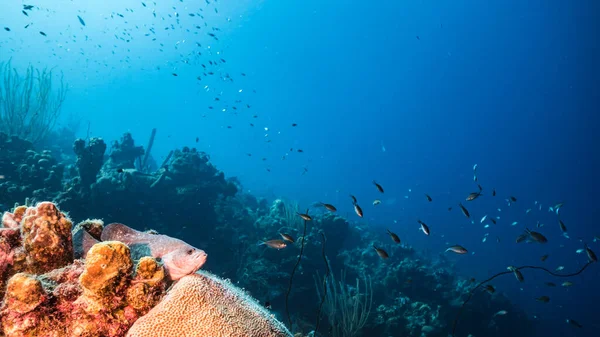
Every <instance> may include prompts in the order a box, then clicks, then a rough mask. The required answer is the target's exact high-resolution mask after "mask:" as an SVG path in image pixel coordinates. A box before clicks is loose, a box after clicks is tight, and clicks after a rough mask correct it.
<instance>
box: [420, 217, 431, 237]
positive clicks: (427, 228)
mask: <svg viewBox="0 0 600 337" xmlns="http://www.w3.org/2000/svg"><path fill="white" fill-rule="evenodd" d="M418 221H419V223H420V224H421V230H422V231H423V233H425V235H429V234H431V232H430V231H429V226H427V225H426V224H425V223H424V222H423V221H421V220H418Z"/></svg>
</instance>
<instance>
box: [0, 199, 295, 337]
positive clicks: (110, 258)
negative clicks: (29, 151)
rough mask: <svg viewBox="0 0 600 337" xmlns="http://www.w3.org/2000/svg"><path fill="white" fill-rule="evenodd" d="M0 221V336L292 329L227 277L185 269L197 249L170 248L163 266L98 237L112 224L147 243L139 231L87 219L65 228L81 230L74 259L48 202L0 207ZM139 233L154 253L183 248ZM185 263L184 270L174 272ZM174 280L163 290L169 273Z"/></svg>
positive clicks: (156, 336)
mask: <svg viewBox="0 0 600 337" xmlns="http://www.w3.org/2000/svg"><path fill="white" fill-rule="evenodd" d="M2 223H3V226H4V227H3V228H0V283H1V285H2V295H3V301H2V305H1V306H0V324H1V329H0V336H6V337H9V336H10V337H30V336H31V337H33V336H40V337H41V336H43V337H63V336H73V337H75V336H78V337H124V336H126V335H127V336H152V337H161V336H174V335H179V336H190V337H191V336H194V337H196V336H197V337H200V336H213V337H219V336H231V337H235V336H240V337H241V336H248V337H251V336H256V337H259V336H260V337H262V336H265V337H288V336H291V334H290V333H289V332H288V330H287V329H286V328H285V327H284V326H283V325H282V324H281V323H279V322H278V321H277V320H276V319H274V318H273V316H272V315H271V314H270V313H269V312H268V311H266V310H265V309H264V308H262V307H261V306H260V305H259V304H258V303H257V302H256V301H255V300H253V299H252V298H250V297H249V296H248V295H246V294H245V293H244V292H243V291H242V290H240V289H239V288H237V287H235V286H233V285H232V284H231V283H229V282H228V281H223V280H222V279H220V278H218V277H216V276H214V275H211V274H209V273H207V272H202V273H201V274H193V273H194V272H195V271H196V269H197V268H199V267H200V266H201V265H202V264H203V263H204V260H205V259H206V254H205V253H204V252H203V251H201V250H197V249H195V248H194V249H195V250H194V251H192V254H187V253H186V256H187V255H189V256H194V257H193V258H192V259H191V260H190V259H184V258H181V257H180V256H179V255H176V256H174V257H172V259H171V260H169V259H167V260H169V261H167V262H165V265H163V263H162V262H159V261H158V260H157V259H155V258H154V257H152V256H141V257H137V256H136V257H135V260H134V257H132V253H133V250H132V249H130V247H129V246H127V245H126V244H125V243H123V242H120V241H102V242H100V241H98V240H97V238H99V237H102V236H103V235H102V232H103V231H104V230H106V229H111V228H112V229H119V231H125V233H128V234H135V237H136V238H138V239H141V240H142V241H147V239H148V237H146V236H144V235H141V234H140V235H138V234H139V233H142V232H137V231H134V230H132V229H130V228H128V227H126V226H124V225H121V224H114V225H115V226H113V225H109V226H107V227H104V226H103V223H102V221H100V220H86V221H84V222H82V223H80V224H78V225H77V226H75V230H74V233H75V232H77V231H84V232H85V235H86V236H82V237H80V238H86V240H88V241H86V242H87V243H85V244H80V245H79V250H80V251H79V252H78V253H76V254H75V255H79V256H85V259H74V257H73V256H74V248H73V241H74V240H73V238H72V233H71V227H72V222H71V220H70V219H69V218H68V217H67V216H66V215H65V214H64V213H62V212H60V210H59V209H58V208H57V207H56V205H54V204H53V203H50V202H42V203H39V204H37V205H36V206H35V207H23V206H21V207H17V208H15V210H14V211H13V212H12V213H9V212H6V213H5V214H4V216H3V217H2ZM111 226H113V227H111ZM88 231H89V232H88ZM112 233H113V234H114V232H112ZM143 234H145V235H149V236H150V238H152V237H154V238H156V239H157V242H159V243H160V242H163V243H164V247H160V246H156V245H152V247H151V249H150V250H149V253H153V252H154V253H156V252H157V251H160V252H161V253H160V254H159V255H162V256H163V257H164V256H166V255H168V252H172V251H177V252H178V251H179V250H181V249H179V248H180V247H176V246H177V245H179V246H181V247H185V248H186V249H188V248H189V247H191V246H189V245H187V244H185V243H184V242H183V241H180V240H176V239H173V238H169V237H166V236H164V235H154V234H146V233H143ZM109 236H113V235H109ZM117 237H118V235H117ZM125 238H127V237H125ZM129 239H131V237H129ZM75 241H77V239H75ZM139 243H140V242H135V244H139ZM145 243H147V242H145ZM89 245H91V248H90V247H88V246H89ZM76 246H77V244H76ZM188 246H189V247H188ZM192 248H193V247H192ZM75 250H76V251H77V250H78V248H75ZM187 251H188V250H186V252H187ZM139 252H140V251H139V250H138V251H137V253H139ZM133 255H135V254H133ZM167 257H168V256H167ZM199 261H200V262H201V263H198V262H199ZM168 263H174V265H175V266H176V267H177V268H179V269H177V270H175V271H173V270H171V273H174V275H176V277H169V270H168V269H166V264H168ZM181 263H183V264H185V263H190V264H191V265H190V266H182V265H181ZM180 267H181V268H180ZM182 268H183V269H182ZM185 270H187V273H188V274H192V275H187V276H185V275H180V274H178V273H180V272H183V271H185ZM171 276H172V275H171ZM179 278H180V280H179V281H178V282H177V283H175V285H174V286H173V287H172V288H171V290H169V291H168V292H167V290H166V289H167V286H168V285H169V284H170V283H171V282H172V280H173V279H179ZM176 332H177V333H176Z"/></svg>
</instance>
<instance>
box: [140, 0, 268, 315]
mask: <svg viewBox="0 0 600 337" xmlns="http://www.w3.org/2000/svg"><path fill="white" fill-rule="evenodd" d="M144 7H145V6H144ZM265 309H271V302H269V301H266V302H265Z"/></svg>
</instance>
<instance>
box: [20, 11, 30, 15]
mask: <svg viewBox="0 0 600 337" xmlns="http://www.w3.org/2000/svg"><path fill="white" fill-rule="evenodd" d="M21 13H23V14H24V15H25V16H29V14H27V12H26V11H21Z"/></svg>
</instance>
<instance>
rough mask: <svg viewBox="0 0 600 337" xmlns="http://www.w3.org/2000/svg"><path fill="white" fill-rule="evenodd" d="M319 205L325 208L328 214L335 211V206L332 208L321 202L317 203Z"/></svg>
mask: <svg viewBox="0 0 600 337" xmlns="http://www.w3.org/2000/svg"><path fill="white" fill-rule="evenodd" d="M319 205H321V206H323V207H325V208H326V209H327V210H328V211H330V212H335V211H337V208H335V206H333V205H332V204H326V203H323V202H319Z"/></svg>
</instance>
